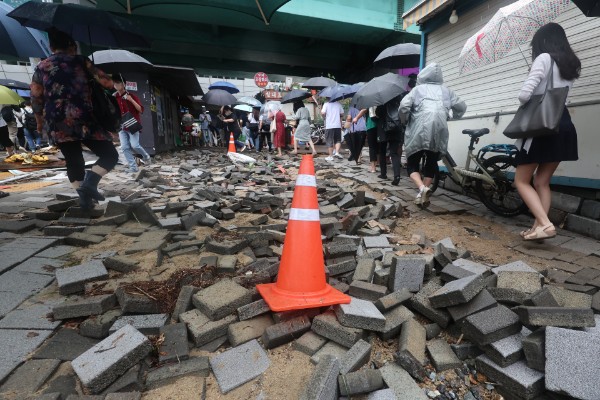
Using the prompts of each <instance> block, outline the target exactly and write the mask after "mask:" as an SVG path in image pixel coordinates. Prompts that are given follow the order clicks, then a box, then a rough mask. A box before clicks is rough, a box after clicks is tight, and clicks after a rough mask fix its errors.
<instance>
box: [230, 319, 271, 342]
mask: <svg viewBox="0 0 600 400" xmlns="http://www.w3.org/2000/svg"><path fill="white" fill-rule="evenodd" d="M271 325H273V318H271V316H270V315H261V316H258V317H256V318H252V319H248V320H245V321H240V322H236V323H233V324H231V325H229V327H228V329H227V337H228V338H229V343H230V344H231V345H232V346H233V347H236V346H239V345H240V344H244V343H246V342H249V341H250V340H252V339H258V338H259V337H261V336H262V335H263V333H264V332H265V330H266V329H267V328H268V327H270V326H271Z"/></svg>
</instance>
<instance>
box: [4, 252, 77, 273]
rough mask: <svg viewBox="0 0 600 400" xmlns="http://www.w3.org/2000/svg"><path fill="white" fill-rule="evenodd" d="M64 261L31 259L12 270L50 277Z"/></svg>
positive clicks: (40, 258)
mask: <svg viewBox="0 0 600 400" xmlns="http://www.w3.org/2000/svg"><path fill="white" fill-rule="evenodd" d="M65 263H66V261H64V260H58V259H53V258H42V257H37V256H36V257H31V258H29V259H27V260H25V261H23V262H22V263H21V264H19V265H17V266H16V267H15V268H14V270H15V271H18V272H26V273H34V274H42V275H52V276H54V270H56V269H57V268H61V267H62V266H64V265H65Z"/></svg>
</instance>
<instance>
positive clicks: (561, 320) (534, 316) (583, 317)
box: [515, 307, 596, 328]
mask: <svg viewBox="0 0 600 400" xmlns="http://www.w3.org/2000/svg"><path fill="white" fill-rule="evenodd" d="M515 311H516V313H517V314H518V315H519V319H520V320H521V323H522V324H523V325H527V326H556V327H564V328H585V327H591V326H596V321H595V320H594V311H593V310H592V309H591V308H563V307H517V308H516V310H515Z"/></svg>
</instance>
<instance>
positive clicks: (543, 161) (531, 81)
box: [515, 23, 581, 240]
mask: <svg viewBox="0 0 600 400" xmlns="http://www.w3.org/2000/svg"><path fill="white" fill-rule="evenodd" d="M531 49H532V54H533V65H532V66H531V71H530V72H529V76H528V77H527V79H526V80H525V82H524V83H523V86H522V88H521V92H520V93H519V101H520V102H521V104H525V103H527V102H528V101H529V99H531V97H532V96H533V95H539V94H544V92H545V90H546V85H547V83H548V80H549V79H550V77H553V78H552V84H553V85H554V87H555V88H561V87H568V88H569V89H570V88H571V87H572V86H573V83H574V82H575V80H576V79H577V78H579V75H580V72H581V61H580V60H579V58H578V57H577V56H576V55H575V52H574V51H573V49H572V48H571V45H570V44H569V40H568V39H567V35H566V34H565V30H564V29H563V28H562V27H561V26H560V25H559V24H556V23H549V24H547V25H544V26H542V27H541V28H540V29H539V30H538V31H537V32H536V33H535V35H534V36H533V39H532V41H531ZM516 145H517V147H518V148H519V150H520V151H519V153H518V154H517V156H516V163H517V171H516V174H515V185H516V187H517V190H518V191H519V194H520V195H521V198H522V199H523V201H524V202H525V204H527V206H528V207H529V210H530V211H531V213H532V214H533V216H534V217H535V222H534V224H533V226H532V227H531V229H528V230H526V231H523V232H521V236H522V237H523V239H525V240H540V239H547V238H552V237H554V236H556V228H555V227H554V225H553V224H552V222H550V219H549V218H548V211H549V210H550V204H551V192H550V179H551V178H552V175H553V174H554V172H555V171H556V168H558V165H559V164H560V163H561V162H563V161H577V160H578V159H579V155H578V148H577V131H576V129H575V126H574V125H573V122H572V121H571V116H570V114H569V110H568V109H567V108H566V107H565V108H564V111H563V114H562V116H561V120H560V125H559V131H558V134H557V135H549V136H543V137H537V138H533V139H525V140H524V139H519V140H517V143H516ZM534 174H535V177H534ZM532 178H533V186H532V185H531V181H532Z"/></svg>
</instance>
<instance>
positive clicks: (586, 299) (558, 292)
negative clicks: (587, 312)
mask: <svg viewBox="0 0 600 400" xmlns="http://www.w3.org/2000/svg"><path fill="white" fill-rule="evenodd" d="M542 290H547V291H548V293H549V294H550V295H551V296H552V297H553V298H554V299H555V301H556V302H557V306H558V307H569V308H571V307H572V308H591V307H592V296H590V295H589V294H585V293H577V292H574V291H572V290H567V289H563V288H561V287H558V286H545V287H544V289H542ZM536 305H537V304H536Z"/></svg>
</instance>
